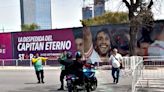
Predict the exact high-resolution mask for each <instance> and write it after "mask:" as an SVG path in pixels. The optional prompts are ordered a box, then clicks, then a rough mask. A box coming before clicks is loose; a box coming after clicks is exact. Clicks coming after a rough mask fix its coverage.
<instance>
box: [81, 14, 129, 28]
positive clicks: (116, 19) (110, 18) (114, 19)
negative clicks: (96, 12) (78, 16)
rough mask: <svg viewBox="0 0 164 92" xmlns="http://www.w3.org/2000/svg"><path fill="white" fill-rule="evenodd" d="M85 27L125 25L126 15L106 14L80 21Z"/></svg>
mask: <svg viewBox="0 0 164 92" xmlns="http://www.w3.org/2000/svg"><path fill="white" fill-rule="evenodd" d="M81 22H82V23H84V24H85V25H86V26H92V25H103V24H109V23H112V24H116V23H127V22H128V13H126V12H107V13H105V14H104V15H102V16H98V17H94V18H92V19H86V20H81Z"/></svg>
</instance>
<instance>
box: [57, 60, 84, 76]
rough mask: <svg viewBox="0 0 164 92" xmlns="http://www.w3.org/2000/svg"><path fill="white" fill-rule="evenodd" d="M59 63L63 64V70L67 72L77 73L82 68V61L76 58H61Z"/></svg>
mask: <svg viewBox="0 0 164 92" xmlns="http://www.w3.org/2000/svg"><path fill="white" fill-rule="evenodd" d="M60 63H61V64H63V65H65V70H66V72H67V74H75V75H78V74H79V73H80V72H82V70H83V65H84V63H83V62H82V61H77V60H71V59H67V60H61V61H60Z"/></svg>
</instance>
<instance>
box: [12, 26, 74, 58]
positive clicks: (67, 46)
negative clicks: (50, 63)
mask: <svg viewBox="0 0 164 92" xmlns="http://www.w3.org/2000/svg"><path fill="white" fill-rule="evenodd" d="M12 37H13V45H14V46H13V48H14V53H13V54H14V55H13V56H14V58H16V59H17V58H19V59H29V58H32V57H33V55H34V53H36V52H38V53H39V54H40V56H44V57H49V58H52V59H55V58H57V57H58V56H59V55H60V53H61V52H62V51H64V50H66V51H71V52H73V53H74V52H75V49H76V47H75V43H74V36H73V33H72V30H71V29H63V30H47V31H34V32H19V33H13V34H12Z"/></svg>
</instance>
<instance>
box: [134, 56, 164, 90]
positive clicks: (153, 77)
mask: <svg viewBox="0 0 164 92" xmlns="http://www.w3.org/2000/svg"><path fill="white" fill-rule="evenodd" d="M132 76H133V80H132V92H137V91H139V92H140V91H141V90H143V89H144V90H145V91H147V92H149V91H150V88H153V90H154V91H156V92H157V91H159V92H163V91H164V87H163V85H164V56H146V57H144V60H143V61H141V62H140V63H139V64H137V65H136V67H135V69H134V72H133V75H132ZM161 90H162V91H161ZM151 91H152V90H151ZM154 91H153V92H154Z"/></svg>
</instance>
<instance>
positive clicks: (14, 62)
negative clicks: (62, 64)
mask: <svg viewBox="0 0 164 92" xmlns="http://www.w3.org/2000/svg"><path fill="white" fill-rule="evenodd" d="M43 65H45V66H58V65H59V62H58V61H57V60H47V61H46V62H44V63H43ZM0 66H32V62H31V60H30V59H23V60H21V59H0Z"/></svg>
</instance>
